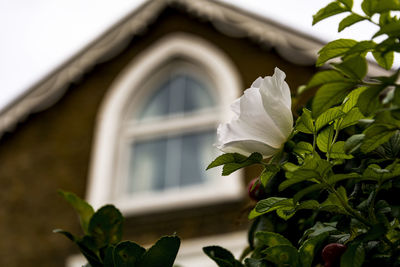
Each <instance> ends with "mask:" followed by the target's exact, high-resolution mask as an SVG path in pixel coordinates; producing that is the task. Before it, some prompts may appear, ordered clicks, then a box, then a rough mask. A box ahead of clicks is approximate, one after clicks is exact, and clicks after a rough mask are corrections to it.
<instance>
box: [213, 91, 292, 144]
mask: <svg viewBox="0 0 400 267" xmlns="http://www.w3.org/2000/svg"><path fill="white" fill-rule="evenodd" d="M240 111H241V112H240V114H239V117H238V118H237V119H234V120H232V121H231V122H229V123H227V124H222V125H221V126H220V127H219V130H218V135H219V142H220V143H228V142H233V141H240V140H255V141H259V142H263V143H265V144H267V145H269V146H271V147H275V148H279V147H280V146H281V145H282V143H283V142H284V141H285V140H286V136H284V135H283V134H282V132H281V130H280V129H279V128H277V126H276V124H275V123H274V121H273V120H272V119H271V117H270V116H269V114H268V113H266V111H265V109H264V106H263V102H262V99H261V95H260V93H259V90H258V89H256V88H250V89H247V90H246V91H245V92H244V95H243V96H242V97H241V98H240Z"/></svg>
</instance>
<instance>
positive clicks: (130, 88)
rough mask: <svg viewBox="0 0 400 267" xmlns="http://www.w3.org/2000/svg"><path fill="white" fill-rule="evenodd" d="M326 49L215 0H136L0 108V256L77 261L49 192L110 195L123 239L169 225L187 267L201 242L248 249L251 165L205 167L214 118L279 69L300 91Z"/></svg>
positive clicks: (73, 223)
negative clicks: (225, 170) (239, 169)
mask: <svg viewBox="0 0 400 267" xmlns="http://www.w3.org/2000/svg"><path fill="white" fill-rule="evenodd" d="M321 45H322V44H321V42H319V41H318V40H316V39H313V38H311V37H309V36H304V35H302V34H299V33H297V32H295V31H293V30H291V29H289V28H286V27H283V26H282V25H281V24H279V23H277V22H275V21H271V20H269V19H268V18H264V17H258V16H256V15H254V14H251V13H247V12H245V11H243V10H240V9H238V8H235V7H233V6H230V5H228V4H223V3H220V2H215V1H212V0H202V1H191V0H168V1H166V0H153V1H147V2H145V3H144V4H143V5H142V6H141V7H139V8H138V9H136V10H134V11H133V12H132V13H131V14H130V15H129V16H128V17H126V18H124V19H122V20H121V21H120V22H119V23H118V24H116V25H114V26H113V27H112V28H111V29H110V30H109V31H108V32H107V33H106V34H104V35H103V36H101V37H99V38H98V39H97V40H94V41H93V42H92V44H91V45H89V46H88V47H86V48H85V49H83V50H82V51H80V52H79V53H77V54H76V55H75V56H74V57H73V58H71V59H70V60H69V61H68V62H67V63H66V64H64V65H63V66H62V67H60V68H58V69H56V70H54V71H53V72H52V73H50V74H49V75H48V77H47V78H46V79H44V80H43V81H42V82H41V83H40V84H36V85H34V86H32V88H31V89H30V90H29V91H27V92H26V94H25V95H24V96H23V97H21V98H19V99H18V100H17V101H15V102H14V103H13V104H12V105H10V106H9V107H8V108H7V109H5V110H4V111H3V112H2V113H1V114H0V132H1V135H2V136H1V139H0V184H1V187H2V188H3V192H2V194H1V195H0V204H1V206H2V209H1V210H0V212H1V216H0V218H1V219H0V233H1V236H2V238H3V242H1V243H0V263H1V264H0V265H1V266H8V267H16V266H63V265H65V264H66V263H68V264H69V266H74V264H76V258H74V257H71V256H72V255H74V254H77V252H78V251H77V249H76V248H75V247H74V246H73V244H71V243H70V242H69V241H68V240H66V239H64V238H63V237H62V236H59V235H56V234H53V233H52V229H54V228H63V229H66V230H69V231H71V232H74V233H79V225H78V220H77V218H76V217H75V214H74V212H73V211H72V209H71V208H70V207H69V205H68V204H67V203H65V201H64V200H62V199H61V197H59V196H58V195H57V190H58V189H63V190H67V191H72V192H75V193H76V194H77V195H79V196H81V197H84V198H86V199H87V200H88V201H89V202H90V203H91V204H92V205H94V206H95V207H96V208H98V207H100V206H101V205H103V204H105V203H113V204H115V205H116V206H117V207H118V208H120V209H121V211H122V212H123V213H124V214H125V216H126V218H127V219H126V222H125V227H124V229H125V236H124V238H125V239H131V240H134V241H136V242H138V243H140V244H143V245H145V244H149V243H153V242H154V241H155V240H156V239H157V238H158V237H160V236H162V235H167V234H172V233H174V232H176V233H177V234H178V235H179V236H180V237H181V238H182V239H183V246H182V250H181V253H183V256H181V263H182V264H186V265H184V266H206V265H203V263H202V261H203V260H202V259H200V258H199V257H200V255H201V254H202V252H201V250H197V248H198V247H201V246H203V245H213V244H219V245H224V246H226V247H231V248H232V249H233V250H235V251H237V250H240V249H241V248H243V247H244V245H245V242H246V240H245V237H244V232H243V231H245V230H246V229H247V227H248V221H247V211H248V207H249V200H248V198H247V194H246V189H245V184H246V181H248V180H249V179H251V178H252V177H254V176H255V175H256V173H257V171H256V170H252V169H249V170H247V171H246V173H236V174H232V175H230V176H227V177H221V176H220V174H219V172H218V171H207V172H205V171H204V169H205V167H206V166H207V164H208V163H209V162H211V160H213V158H214V157H215V156H216V155H217V154H216V153H218V152H217V151H216V150H215V149H214V148H213V146H212V144H213V142H214V141H215V129H216V126H217V125H218V123H219V122H221V121H225V120H227V119H229V117H230V111H229V104H230V103H231V102H232V101H233V100H234V99H235V98H237V97H238V96H240V94H241V93H242V91H243V90H244V89H245V88H248V87H249V86H250V85H251V83H252V82H253V81H254V80H255V79H256V78H257V77H259V76H265V75H272V73H273V69H274V68H275V66H277V67H279V68H280V69H282V70H284V71H285V72H286V75H287V79H286V80H287V82H288V84H289V85H290V87H291V89H292V90H293V92H295V91H296V88H297V87H298V86H300V85H302V84H304V83H306V82H307V80H308V79H309V78H310V77H311V76H312V74H313V73H314V72H315V68H314V67H313V63H314V61H315V55H316V51H318V49H319V48H320V47H321ZM204 242H205V243H204ZM194 248H196V249H194ZM78 261H79V259H78ZM210 263H211V262H210ZM196 264H198V265H196ZM211 264H212V263H211ZM211 266H213V265H211Z"/></svg>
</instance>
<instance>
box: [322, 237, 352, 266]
mask: <svg viewBox="0 0 400 267" xmlns="http://www.w3.org/2000/svg"><path fill="white" fill-rule="evenodd" d="M346 249H347V247H346V245H343V244H340V243H331V244H328V245H326V246H325V247H324V249H323V250H322V259H323V260H324V262H325V265H324V267H331V266H333V265H334V264H335V263H337V262H339V260H340V257H341V256H342V254H343V253H344V252H345V251H346Z"/></svg>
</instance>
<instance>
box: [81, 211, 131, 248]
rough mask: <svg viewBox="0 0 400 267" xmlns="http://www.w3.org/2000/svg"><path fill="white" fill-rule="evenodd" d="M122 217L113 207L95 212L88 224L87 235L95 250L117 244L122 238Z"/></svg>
mask: <svg viewBox="0 0 400 267" xmlns="http://www.w3.org/2000/svg"><path fill="white" fill-rule="evenodd" d="M123 221H124V217H123V216H122V214H121V212H120V211H119V210H118V209H117V208H115V207H114V206H113V205H106V206H103V207H101V208H100V209H99V210H98V211H96V212H95V213H94V214H93V216H92V218H91V220H90V222H89V228H88V231H89V234H90V236H91V237H93V239H94V241H95V243H96V246H97V248H102V247H104V246H107V245H108V244H117V243H118V242H119V241H120V240H121V238H122V223H123Z"/></svg>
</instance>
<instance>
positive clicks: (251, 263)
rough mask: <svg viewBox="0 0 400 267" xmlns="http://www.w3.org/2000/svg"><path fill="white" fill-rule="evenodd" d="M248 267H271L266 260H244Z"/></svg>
mask: <svg viewBox="0 0 400 267" xmlns="http://www.w3.org/2000/svg"><path fill="white" fill-rule="evenodd" d="M244 265H245V266H246V267H269V266H270V265H269V264H267V262H266V261H265V260H264V259H253V258H246V259H245V260H244Z"/></svg>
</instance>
